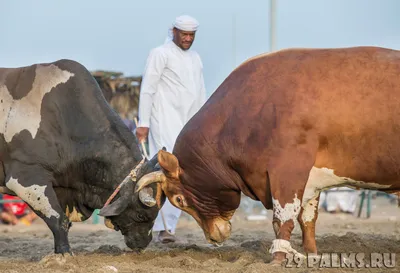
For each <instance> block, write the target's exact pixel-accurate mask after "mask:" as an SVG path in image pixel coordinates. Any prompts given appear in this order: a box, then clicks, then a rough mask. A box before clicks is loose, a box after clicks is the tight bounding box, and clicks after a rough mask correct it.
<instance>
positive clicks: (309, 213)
mask: <svg viewBox="0 0 400 273" xmlns="http://www.w3.org/2000/svg"><path fill="white" fill-rule="evenodd" d="M339 186H347V187H349V188H366V189H376V190H379V189H387V188H390V187H391V185H380V184H377V183H374V182H363V181H356V180H354V179H351V178H347V177H339V176H337V175H335V173H334V170H332V169H328V168H316V167H313V168H312V169H311V171H310V175H309V177H308V181H307V184H306V187H305V190H304V195H303V201H302V207H303V209H304V210H305V211H303V215H302V220H303V222H307V221H308V222H309V221H312V219H313V218H314V211H315V209H316V208H317V200H316V198H317V197H318V195H319V193H320V192H321V191H323V190H327V189H330V188H336V187H339Z"/></svg>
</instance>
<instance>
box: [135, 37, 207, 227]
mask: <svg viewBox="0 0 400 273" xmlns="http://www.w3.org/2000/svg"><path fill="white" fill-rule="evenodd" d="M205 101H206V90H205V86H204V78H203V65H202V62H201V59H200V56H199V55H198V53H197V52H195V51H193V50H186V51H185V50H182V49H181V48H179V47H178V46H177V45H176V44H175V43H174V42H172V41H170V42H168V43H166V44H164V45H162V46H159V47H157V48H155V49H153V50H152V51H151V52H150V54H149V57H148V59H147V63H146V67H145V71H144V74H143V80H142V84H141V91H140V101H139V123H138V127H148V128H150V130H149V137H148V141H149V150H150V154H149V156H150V157H153V156H154V155H155V154H156V153H157V152H158V151H159V150H160V149H162V147H165V148H166V149H167V151H168V152H172V150H173V148H174V145H175V141H176V138H177V137H178V134H179V133H180V131H181V130H182V128H183V126H184V125H185V124H186V123H187V122H188V121H189V119H190V118H191V117H192V116H193V115H194V114H195V113H196V112H197V111H198V110H199V109H200V108H201V106H203V104H204V103H205ZM162 211H163V213H164V216H165V218H166V219H165V220H166V222H167V227H168V229H169V230H172V232H174V230H175V228H176V224H177V222H178V219H179V216H180V213H181V210H179V209H177V208H175V207H174V206H172V205H171V204H170V203H169V201H168V200H166V202H165V204H164V206H163V207H162ZM153 230H154V231H160V230H165V228H164V225H163V222H162V218H161V215H160V214H159V215H158V217H157V219H156V221H155V224H154V227H153Z"/></svg>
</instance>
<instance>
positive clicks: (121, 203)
mask: <svg viewBox="0 0 400 273" xmlns="http://www.w3.org/2000/svg"><path fill="white" fill-rule="evenodd" d="M127 206H128V202H127V200H125V198H119V199H118V200H117V201H115V202H113V203H111V204H110V205H108V206H106V207H104V208H102V209H101V210H100V211H99V215H100V216H104V217H109V216H116V215H120V214H121V212H123V211H124V210H125V209H126V207H127Z"/></svg>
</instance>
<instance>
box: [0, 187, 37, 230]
mask: <svg viewBox="0 0 400 273" xmlns="http://www.w3.org/2000/svg"><path fill="white" fill-rule="evenodd" d="M37 217H38V216H37V215H36V214H35V213H34V212H33V211H32V210H31V209H30V208H29V206H28V205H27V204H26V203H25V202H23V201H22V200H21V198H19V197H17V196H12V195H8V194H0V223H1V224H6V225H18V224H23V225H26V226H30V225H31V224H32V222H33V221H35V219H36V218H37Z"/></svg>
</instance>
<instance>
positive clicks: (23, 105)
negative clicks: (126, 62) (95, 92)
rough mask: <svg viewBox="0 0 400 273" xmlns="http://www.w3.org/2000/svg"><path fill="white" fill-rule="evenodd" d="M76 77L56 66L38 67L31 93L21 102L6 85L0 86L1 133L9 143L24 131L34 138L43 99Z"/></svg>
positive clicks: (39, 119)
mask: <svg viewBox="0 0 400 273" xmlns="http://www.w3.org/2000/svg"><path fill="white" fill-rule="evenodd" d="M72 76H74V74H73V73H70V72H68V71H65V70H61V69H59V68H58V67H57V66H55V65H53V64H52V65H49V66H42V65H37V67H36V76H35V79H34V81H33V84H32V89H31V90H30V91H29V93H28V94H27V95H26V96H25V97H23V98H22V99H20V100H14V99H13V97H12V96H11V95H10V93H9V90H8V89H7V87H6V86H5V85H2V84H0V98H1V99H2V100H3V102H2V103H1V104H0V133H3V134H4V138H5V140H6V141H7V142H10V141H11V140H12V138H13V136H14V135H15V134H17V133H19V132H21V131H22V130H28V131H29V132H30V133H31V135H32V138H35V137H36V133H37V131H38V129H39V125H40V121H41V116H40V111H41V108H42V100H43V97H44V96H45V95H46V94H47V93H49V92H50V91H51V89H52V88H54V87H56V86H57V85H59V84H61V83H65V82H67V81H68V79H69V78H70V77H72Z"/></svg>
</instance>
